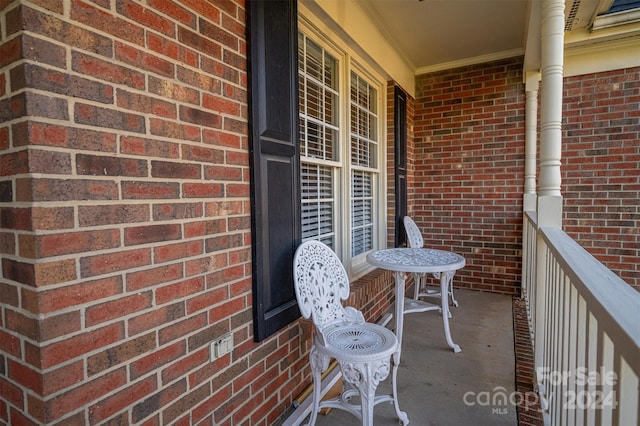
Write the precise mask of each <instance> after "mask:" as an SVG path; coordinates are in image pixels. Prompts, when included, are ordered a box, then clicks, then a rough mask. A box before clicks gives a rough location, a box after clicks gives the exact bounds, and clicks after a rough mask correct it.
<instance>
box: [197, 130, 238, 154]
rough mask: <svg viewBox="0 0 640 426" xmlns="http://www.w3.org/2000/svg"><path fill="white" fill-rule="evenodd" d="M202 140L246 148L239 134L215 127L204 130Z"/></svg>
mask: <svg viewBox="0 0 640 426" xmlns="http://www.w3.org/2000/svg"><path fill="white" fill-rule="evenodd" d="M202 142H204V143H207V144H210V145H218V146H222V147H227V148H236V149H244V148H246V147H245V146H244V144H243V141H242V138H241V137H240V136H239V135H234V134H231V133H227V132H222V131H219V130H214V129H203V130H202Z"/></svg>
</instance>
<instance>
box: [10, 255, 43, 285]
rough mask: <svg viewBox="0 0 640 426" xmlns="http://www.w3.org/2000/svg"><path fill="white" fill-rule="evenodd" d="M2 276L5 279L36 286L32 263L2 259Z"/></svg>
mask: <svg viewBox="0 0 640 426" xmlns="http://www.w3.org/2000/svg"><path fill="white" fill-rule="evenodd" d="M2 276H3V278H5V279H8V280H12V281H16V282H19V283H22V284H27V285H30V286H35V284H36V279H35V276H36V274H35V268H34V265H33V264H31V263H26V262H18V261H17V260H13V259H7V258H4V259H2Z"/></svg>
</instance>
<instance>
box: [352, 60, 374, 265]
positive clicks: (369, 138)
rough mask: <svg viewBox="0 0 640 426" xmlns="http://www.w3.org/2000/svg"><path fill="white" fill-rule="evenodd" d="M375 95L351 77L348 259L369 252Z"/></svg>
mask: <svg viewBox="0 0 640 426" xmlns="http://www.w3.org/2000/svg"><path fill="white" fill-rule="evenodd" d="M376 103H377V91H376V89H375V88H374V87H372V86H371V85H370V84H369V83H367V81H366V80H364V79H363V78H361V77H360V76H359V75H358V74H356V73H355V72H352V73H351V101H350V109H351V135H350V136H351V138H350V139H351V167H352V172H351V255H352V256H357V255H359V254H362V253H365V252H367V251H369V250H371V249H373V227H374V226H373V225H374V223H373V219H374V218H373V203H374V188H373V176H374V173H375V172H374V171H373V170H374V169H375V167H377V158H376V153H377V144H378V134H377V128H378V116H377V114H376V111H377V105H376Z"/></svg>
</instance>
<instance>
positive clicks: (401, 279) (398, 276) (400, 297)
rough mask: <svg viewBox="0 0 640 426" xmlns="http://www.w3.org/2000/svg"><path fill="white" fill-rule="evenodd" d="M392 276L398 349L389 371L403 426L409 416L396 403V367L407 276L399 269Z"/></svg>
mask: <svg viewBox="0 0 640 426" xmlns="http://www.w3.org/2000/svg"><path fill="white" fill-rule="evenodd" d="M393 277H394V278H395V281H396V312H395V315H396V330H395V333H396V338H397V339H398V350H397V351H396V352H395V353H394V354H393V359H392V371H391V392H392V393H393V395H392V396H393V406H394V408H395V410H396V415H397V416H398V419H399V420H400V423H402V424H403V426H406V425H408V424H409V418H408V417H407V413H405V412H404V411H400V405H399V404H398V383H397V377H398V367H399V366H400V353H401V352H402V331H403V327H404V284H405V280H406V278H407V274H406V273H404V272H400V271H394V272H393Z"/></svg>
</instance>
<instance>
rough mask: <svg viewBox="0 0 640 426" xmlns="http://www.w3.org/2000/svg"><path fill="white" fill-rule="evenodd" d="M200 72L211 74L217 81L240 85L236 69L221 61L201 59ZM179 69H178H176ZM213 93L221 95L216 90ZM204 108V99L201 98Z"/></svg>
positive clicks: (239, 76)
mask: <svg viewBox="0 0 640 426" xmlns="http://www.w3.org/2000/svg"><path fill="white" fill-rule="evenodd" d="M200 67H201V69H202V71H204V72H206V73H208V74H211V75H213V76H215V77H218V78H219V79H222V80H225V81H228V82H230V83H233V84H240V83H241V79H242V77H241V75H240V72H239V71H238V69H237V68H233V67H231V66H229V65H228V64H226V63H224V62H222V60H216V59H212V58H207V57H203V58H202V60H201V65H200ZM178 69H179V68H178ZM215 93H222V92H221V91H220V90H216V91H215ZM203 106H204V98H203Z"/></svg>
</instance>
